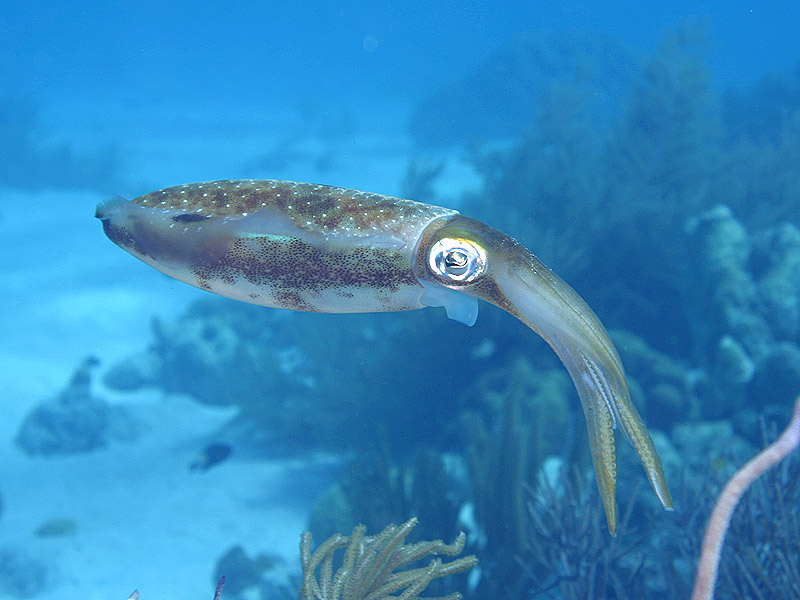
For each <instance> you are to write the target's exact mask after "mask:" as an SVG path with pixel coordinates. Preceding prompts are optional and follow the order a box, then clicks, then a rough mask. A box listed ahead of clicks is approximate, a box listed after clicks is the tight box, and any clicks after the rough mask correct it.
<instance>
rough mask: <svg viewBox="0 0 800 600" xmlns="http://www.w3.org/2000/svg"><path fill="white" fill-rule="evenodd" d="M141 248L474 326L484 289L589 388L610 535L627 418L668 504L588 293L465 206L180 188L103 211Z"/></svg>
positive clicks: (261, 283) (377, 307) (240, 278)
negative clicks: (618, 434)
mask: <svg viewBox="0 0 800 600" xmlns="http://www.w3.org/2000/svg"><path fill="white" fill-rule="evenodd" d="M96 216H97V218H99V219H100V220H101V221H102V222H103V229H104V230H105V233H106V235H107V236H108V237H109V238H110V239H111V241H113V242H114V243H115V244H117V245H119V246H120V247H122V248H123V249H124V250H126V251H127V252H129V253H131V254H132V255H134V256H135V257H136V258H139V259H140V260H142V261H144V262H145V263H147V264H149V265H150V266H152V267H155V268H156V269H158V270H159V271H162V272H164V273H166V274H167V275H170V276H172V277H174V278H176V279H179V280H181V281H184V282H186V283H189V284H191V285H194V286H196V287H199V288H201V289H204V290H208V291H210V292H214V293H216V294H220V295H222V296H227V297H229V298H234V299H236V300H242V301H244V302H250V303H253V304H260V305H263V306H271V307H276V308H285V309H291V310H300V311H312V312H329V313H353V312H376V311H399V310H413V309H418V308H424V307H428V306H441V307H444V308H445V310H446V311H447V316H448V317H450V318H451V319H455V320H456V321H460V322H462V323H465V324H466V325H472V324H474V323H475V320H476V318H477V315H478V299H481V300H485V301H487V302H491V303H492V304H494V305H496V306H499V307H500V308H502V309H503V310H506V311H508V312H509V313H511V314H512V315H514V316H515V317H517V318H518V319H519V320H521V321H522V322H523V323H525V325H527V326H528V327H530V328H531V329H532V330H533V331H535V332H536V333H538V334H539V335H540V336H542V337H543V338H544V339H545V340H546V341H547V342H548V343H549V344H550V346H552V348H553V349H554V350H555V352H556V354H558V356H559V358H560V359H561V361H562V362H563V363H564V365H565V366H566V368H567V370H568V371H569V374H570V376H571V378H572V381H573V382H574V384H575V387H576V388H577V391H578V395H579V396H580V399H581V404H582V406H583V412H584V414H585V417H586V424H587V426H588V429H589V442H590V447H591V454H592V461H593V464H594V469H595V473H596V475H597V483H598V487H599V489H600V494H601V497H602V499H603V505H604V508H605V512H606V519H607V521H608V528H609V530H610V531H611V533H612V534H614V533H615V531H616V526H617V511H616V500H615V495H616V489H615V488H616V478H617V470H616V446H615V441H614V430H615V429H616V428H617V427H619V428H620V429H622V431H623V432H624V434H625V435H626V437H627V438H628V440H630V442H631V444H632V445H633V447H634V448H635V450H636V452H637V454H638V455H639V458H640V460H641V462H642V464H643V465H644V469H645V472H646V473H647V477H648V479H649V480H650V484H651V485H652V487H653V489H654V490H655V493H656V495H657V496H658V498H659V500H660V501H661V504H662V505H663V506H664V507H665V508H667V509H671V508H672V500H671V498H670V494H669V490H668V489H667V483H666V480H665V478H664V472H663V470H662V468H661V461H660V460H659V457H658V454H657V453H656V450H655V447H654V446H653V442H652V440H651V438H650V435H649V434H648V432H647V429H646V428H645V425H644V423H643V421H642V419H641V417H640V416H639V413H638V412H637V410H636V408H635V407H634V405H633V404H632V403H631V399H630V396H629V394H628V387H627V384H626V382H625V375H624V374H623V370H622V362H621V360H620V358H619V355H618V354H617V351H616V349H615V348H614V345H613V343H612V342H611V339H610V338H609V336H608V333H607V332H606V330H605V328H604V327H603V325H602V324H601V323H600V320H599V319H598V318H597V316H595V314H594V313H593V312H592V310H591V309H590V308H589V306H588V305H587V304H586V303H585V302H584V301H583V300H582V299H581V297H580V296H578V294H577V293H576V292H575V291H574V290H573V289H572V288H571V287H570V286H568V285H567V284H566V283H565V282H564V281H562V280H561V279H560V278H559V277H558V276H557V275H555V274H554V273H553V272H552V271H550V269H548V268H547V267H546V266H545V265H544V264H542V262H541V261H540V260H539V259H538V258H536V256H534V255H533V254H532V253H531V252H529V251H528V250H527V249H526V248H525V247H523V246H522V245H521V244H520V243H519V242H517V241H516V240H514V239H513V238H511V237H510V236H508V235H506V234H504V233H502V232H500V231H497V230H495V229H492V228H491V227H489V226H488V225H485V224H484V223H482V222H480V221H476V220H475V219H470V218H468V217H464V216H462V215H461V214H459V213H458V212H457V211H455V210H451V209H448V208H442V207H438V206H431V205H428V204H421V203H419V202H413V201H410V200H404V199H400V198H392V197H389V196H383V195H380V194H372V193H367V192H360V191H355V190H348V189H342V188H337V187H330V186H325V185H314V184H309V183H295V182H289V181H273V180H240V181H235V180H234V181H211V182H205V183H192V184H186V185H180V186H176V187H170V188H166V189H163V190H159V191H156V192H151V193H149V194H145V195H143V196H139V197H138V198H135V199H134V200H131V201H129V200H125V199H123V198H112V199H110V200H108V201H106V202H104V203H103V204H101V205H100V206H98V208H97V213H96Z"/></svg>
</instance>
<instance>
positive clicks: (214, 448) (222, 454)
mask: <svg viewBox="0 0 800 600" xmlns="http://www.w3.org/2000/svg"><path fill="white" fill-rule="evenodd" d="M232 451H233V449H232V448H231V447H230V446H229V445H228V444H221V443H215V444H209V445H208V446H206V447H205V448H203V451H202V452H200V454H198V455H197V456H196V457H195V459H194V460H193V461H192V462H191V463H189V470H190V471H202V472H205V471H208V470H209V469H210V468H211V467H213V466H215V465H218V464H219V463H221V462H222V461H224V460H226V459H227V458H228V457H229V456H230V455H231V452H232Z"/></svg>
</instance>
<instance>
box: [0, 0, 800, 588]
mask: <svg viewBox="0 0 800 600" xmlns="http://www.w3.org/2000/svg"><path fill="white" fill-rule="evenodd" d="M551 4H552V5H551ZM687 4H688V3H687ZM799 19H800V8H798V7H795V6H776V7H770V8H763V7H760V8H753V7H752V6H751V5H750V4H748V3H744V2H726V3H719V5H715V4H707V5H705V6H704V9H703V11H702V12H700V13H698V12H697V11H695V10H694V9H691V10H690V9H688V8H686V7H685V6H683V4H682V3H673V5H672V8H669V9H663V10H662V11H661V12H659V11H658V10H654V9H653V8H651V7H649V6H644V7H642V8H639V7H638V5H634V4H632V3H630V4H629V3H623V2H617V3H608V2H606V3H599V2H597V3H593V2H588V3H581V4H569V5H566V4H564V3H561V2H559V3H556V2H553V3H547V2H545V3H536V4H535V6H533V5H529V4H524V5H523V4H519V5H513V4H511V5H508V7H507V8H499V7H496V6H489V5H488V4H486V5H484V4H482V3H467V4H464V3H448V2H442V1H440V2H435V3H429V4H425V5H424V6H422V5H419V6H417V5H414V6H411V5H409V6H408V7H395V8H393V9H391V10H390V9H378V8H376V7H375V6H372V5H371V4H368V3H358V2H351V3H348V4H344V5H343V4H341V3H321V4H318V5H315V7H314V9H311V8H302V7H301V6H300V5H294V4H291V3H290V4H285V5H282V6H281V7H271V8H270V9H269V10H268V11H267V10H265V9H259V8H257V7H256V6H255V5H253V6H248V5H246V4H245V5H239V6H238V7H237V8H234V9H231V10H227V9H226V10H225V11H221V9H219V8H215V6H214V5H212V4H211V3H209V4H208V5H203V4H202V3H201V4H199V5H198V4H197V3H191V4H190V3H167V4H164V3H163V2H162V3H158V4H156V3H137V4H136V7H135V8H125V7H116V8H112V9H110V8H108V7H107V5H104V4H103V5H101V4H92V3H88V4H84V5H82V6H81V7H80V9H77V8H74V7H73V5H71V4H68V3H60V2H55V3H47V4H44V3H37V2H33V3H21V2H16V1H11V2H4V3H3V6H2V8H0V39H2V40H3V41H2V46H1V47H0V82H2V83H3V86H2V87H1V88H0V235H2V239H3V240H4V244H3V250H2V252H0V259H1V261H2V262H0V273H2V281H3V284H4V285H3V286H2V292H1V293H2V302H3V306H5V307H6V309H5V310H4V311H2V313H0V314H1V315H2V316H0V336H2V340H3V342H4V343H3V344H2V346H0V376H2V383H3V389H4V390H5V394H4V398H5V400H4V401H3V402H4V403H3V406H4V409H5V412H4V415H5V416H6V418H5V419H4V424H3V425H2V426H0V448H1V450H0V499H2V502H1V503H0V598H5V597H8V598H40V599H46V600H50V599H53V600H54V599H55V598H59V599H63V598H65V597H67V598H82V599H92V598H103V599H104V600H105V599H109V598H125V597H127V595H128V594H129V593H130V592H131V591H132V590H133V589H134V588H139V589H140V591H141V592H142V594H143V598H144V599H146V598H158V597H164V598H174V599H176V600H180V599H182V598H186V599H187V600H188V599H189V598H192V599H195V598H203V597H206V596H208V597H210V595H211V594H210V590H212V589H213V582H214V581H215V575H216V574H217V573H218V572H219V571H220V570H224V571H225V572H226V573H227V574H228V579H229V583H228V587H227V588H226V591H225V596H224V597H225V598H248V599H251V600H253V599H255V600H275V599H282V598H286V597H293V596H294V592H293V591H291V590H292V588H295V589H296V586H297V579H296V575H297V573H298V570H299V565H298V559H297V548H298V543H299V536H300V532H301V531H302V530H303V529H306V528H310V529H311V531H312V532H313V533H314V536H315V539H317V540H322V539H324V537H326V536H327V535H330V534H331V533H333V532H336V531H339V532H342V533H348V532H349V531H350V529H352V527H353V526H354V525H355V524H356V523H359V522H361V523H365V524H366V525H367V526H368V530H369V532H370V533H375V532H377V531H378V530H380V529H382V528H383V527H384V526H385V525H387V524H389V523H390V522H395V523H400V522H403V521H405V520H406V519H408V518H409V517H410V516H416V517H419V519H420V524H419V526H418V527H417V528H416V530H415V536H417V538H415V539H430V538H435V537H442V538H444V539H445V540H447V541H449V540H451V539H453V538H454V537H455V535H456V533H457V531H458V530H460V529H465V530H467V532H468V541H467V551H468V552H470V553H475V554H477V555H478V557H479V559H480V561H481V563H480V572H477V571H474V572H473V573H472V574H471V575H470V576H469V577H470V578H469V579H467V577H466V576H460V577H459V578H454V579H453V581H445V582H444V583H443V584H442V585H444V586H446V589H447V590H452V589H458V590H460V591H462V592H464V593H466V595H467V596H468V597H472V598H498V599H506V598H508V599H515V598H528V597H543V598H578V597H585V596H586V594H587V593H588V591H587V590H593V593H594V597H597V598H602V597H605V598H626V597H630V598H683V597H686V588H687V586H688V585H689V582H690V579H691V574H692V571H693V566H692V565H693V562H694V560H695V557H696V553H697V545H698V543H699V535H700V533H701V529H702V527H701V526H700V524H701V523H702V522H703V521H704V518H705V515H706V514H707V512H708V503H709V501H710V499H711V498H713V497H714V495H715V494H716V492H717V491H718V489H719V486H720V484H721V482H723V481H724V480H725V478H726V477H727V476H728V475H729V474H730V473H731V472H732V471H733V469H734V468H735V466H736V465H739V464H741V463H743V462H744V461H745V460H746V459H747V458H749V457H750V456H751V455H752V454H753V453H754V452H755V451H756V449H757V448H759V447H761V446H762V445H763V443H764V439H765V437H766V438H769V437H770V436H772V435H773V434H774V430H775V427H779V428H780V427H782V426H783V424H784V423H785V421H786V419H787V418H788V414H789V411H790V408H791V405H792V400H793V398H794V397H795V396H796V395H797V394H798V393H800V216H798V215H800V62H798V61H800V41H798V38H797V36H796V33H795V31H794V29H795V28H794V24H795V23H797V22H798V20H799ZM238 177H264V178H277V179H295V180H304V181H316V182H320V183H327V184H333V185H341V186H346V187H354V188H359V189H365V190H370V191H375V192H381V193H387V194H396V195H403V196H406V197H410V198H413V199H416V200H420V201H424V202H431V203H436V204H442V205H447V206H453V207H456V208H459V209H460V210H461V211H462V212H463V213H465V214H467V215H469V216H473V217H477V218H480V219H482V220H484V221H486V222H487V223H489V224H491V225H493V226H495V227H497V228H498V229H501V230H503V231H506V232H508V233H509V234H511V235H514V236H515V237H517V238H518V239H519V240H520V241H522V242H523V243H524V244H525V245H527V246H528V247H529V248H531V249H532V250H533V251H534V252H536V253H537V254H538V255H539V256H540V257H541V258H542V259H543V260H544V261H545V262H546V263H547V264H548V265H549V266H550V267H552V268H553V269H554V270H555V271H556V272H558V273H559V274H560V275H561V276H562V277H564V278H565V279H566V280H567V281H568V282H569V283H570V284H571V285H573V287H575V289H576V290H577V291H578V292H579V293H581V294H582V295H583V296H584V297H585V299H586V300H587V301H588V303H589V304H590V305H591V306H592V307H593V308H594V310H595V311H596V312H597V313H598V315H599V316H600V317H601V319H602V320H603V322H604V323H605V325H606V326H607V327H608V328H609V329H610V330H611V332H612V337H613V338H614V340H615V342H616V344H617V345H618V348H619V350H620V354H621V355H622V358H623V362H624V363H625V366H626V370H627V373H628V376H629V379H630V384H631V390H632V395H633V397H634V401H635V402H636V404H637V406H638V407H639V409H640V411H641V412H642V415H643V417H644V419H645V421H646V423H647V424H648V427H649V428H650V429H651V431H653V434H654V438H655V441H656V444H657V446H658V448H659V450H660V452H661V453H662V458H663V460H664V463H665V469H666V470H667V476H668V479H669V481H670V484H671V487H672V490H673V493H674V495H675V497H676V505H677V510H676V512H675V513H674V514H666V513H663V512H661V511H659V510H658V507H657V506H656V502H655V499H654V498H653V497H652V494H651V492H650V490H649V489H645V488H644V485H643V483H644V479H643V476H642V474H641V468H640V467H639V466H638V464H636V461H635V457H632V456H631V454H632V453H631V452H630V451H629V449H628V448H627V447H625V448H623V450H622V451H621V456H620V468H619V471H620V479H621V481H620V507H621V509H622V511H623V513H625V514H627V515H628V518H627V519H626V520H625V521H624V527H623V528H622V531H620V535H619V537H618V538H617V540H616V541H614V542H612V541H611V539H610V538H609V537H608V535H607V533H606V532H605V531H604V530H603V528H602V514H601V509H600V507H599V503H598V502H597V499H596V493H595V488H594V485H595V484H594V481H593V479H592V476H591V473H590V468H589V463H588V457H587V449H586V440H585V438H586V432H585V427H584V424H583V421H582V416H581V414H580V412H579V407H578V402H577V398H576V397H575V394H574V391H573V389H572V386H571V383H570V382H569V379H568V377H567V374H566V371H565V370H564V369H563V367H561V365H560V364H559V363H558V361H557V360H556V358H555V356H554V355H553V354H552V353H551V351H550V349H549V348H548V347H547V346H546V345H545V344H544V343H543V342H541V340H539V339H538V338H536V337H535V336H534V335H533V334H532V333H531V332H530V331H529V330H527V329H526V328H524V327H523V326H522V325H521V324H519V323H518V322H516V321H515V320H514V319H512V318H510V317H508V316H507V315H505V314H501V312H500V311H498V310H495V309H493V308H492V307H490V306H482V307H481V314H480V316H479V320H478V323H477V324H476V325H475V327H473V328H471V329H470V328H466V327H463V326H462V325H460V324H458V323H454V322H451V321H448V320H447V319H446V318H445V316H444V314H443V312H442V311H439V310H434V309H430V310H425V311H418V312H415V313H401V314H381V315H338V316H337V315H307V314H295V313H288V312H281V311H275V310H271V309H265V308H260V307H252V306H248V305H244V304H237V303H234V302H231V301H226V300H222V299H217V298H214V297H212V296H209V295H208V294H205V293H203V292H200V291H198V290H194V289H192V288H190V287H189V286H186V285H183V284H180V283H178V282H175V281H172V280H169V279H167V278H165V277H164V276H162V275H161V274H159V273H157V272H156V271H153V270H152V269H150V268H149V267H146V266H145V265H143V264H141V263H138V262H137V261H135V260H134V259H133V258H131V257H130V256H129V255H127V254H124V253H123V252H121V251H120V250H119V249H118V248H116V247H114V246H113V245H112V244H111V243H110V242H108V240H106V239H105V237H104V236H103V235H102V232H101V229H100V226H99V224H98V223H97V222H96V221H95V220H94V219H93V218H92V214H93V211H94V206H95V205H96V204H97V203H98V202H99V201H102V200H103V199H104V198H105V197H107V196H108V195H111V194H120V195H123V196H127V197H132V196H136V195H138V194H140V193H144V192H147V191H151V190H153V189H157V188H160V187H165V186H168V185H174V184H178V183H183V182H189V181H198V180H210V179H215V178H238ZM625 444H626V442H625V441H624V440H622V439H620V446H623V447H624V446H625ZM220 448H226V449H229V450H230V456H227V454H226V452H225V451H222V450H220ZM217 460H218V461H219V462H218V463H217V462H215V461H217ZM798 465H800V462H799V461H797V459H795V460H794V461H793V462H791V463H790V464H788V465H786V466H785V467H784V468H783V469H782V470H781V471H780V472H778V473H776V474H775V475H774V476H772V477H771V478H770V479H769V480H768V481H767V482H766V483H765V484H764V485H762V486H761V487H759V488H758V489H757V490H755V493H754V494H753V495H752V498H751V499H749V500H748V501H747V503H746V504H745V506H744V507H743V510H742V511H740V513H739V515H738V517H737V520H736V521H735V523H734V529H733V532H732V535H731V538H730V540H729V547H728V550H727V552H726V561H727V563H726V564H727V565H736V567H737V568H736V569H732V568H730V567H724V568H723V572H722V582H721V585H722V586H723V587H722V589H721V590H720V596H719V597H721V598H738V597H750V595H749V592H748V588H747V585H749V583H748V580H752V581H756V582H759V584H760V585H761V586H762V587H763V586H767V585H769V586H772V587H769V588H765V589H766V590H767V591H766V592H765V594H766V595H765V597H768V598H773V597H774V598H779V597H785V596H783V595H782V594H785V593H786V590H792V589H794V590H799V589H800V587H795V588H792V587H791V586H793V585H794V586H800V575H798V573H797V571H796V567H795V568H794V569H792V568H791V565H797V564H798V540H800V532H798V531H797V522H798V512H800V484H798V481H800V477H798V475H800V473H798V470H800V466H798ZM640 486H641V489H639V487H640ZM578 541H581V543H578ZM787 565H788V566H787ZM797 593H798V594H800V591H797ZM737 594H738V595H737Z"/></svg>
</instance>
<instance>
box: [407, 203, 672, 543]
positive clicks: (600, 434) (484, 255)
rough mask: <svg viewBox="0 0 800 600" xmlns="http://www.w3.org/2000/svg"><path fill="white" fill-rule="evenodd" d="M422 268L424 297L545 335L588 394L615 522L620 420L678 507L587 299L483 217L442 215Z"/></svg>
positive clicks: (464, 316)
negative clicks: (483, 310) (498, 314)
mask: <svg viewBox="0 0 800 600" xmlns="http://www.w3.org/2000/svg"><path fill="white" fill-rule="evenodd" d="M414 270H415V275H416V276H417V278H418V279H419V281H420V284H421V285H422V286H423V287H424V288H425V295H424V296H423V302H424V303H426V304H428V305H430V306H444V307H445V308H446V309H447V311H448V316H450V317H451V318H454V319H456V320H459V321H462V322H464V323H467V324H472V323H474V321H475V318H476V316H477V300H476V298H479V299H482V300H485V301H487V302H491V303H492V304H494V305H496V306H499V307H500V308H502V309H503V310H505V311H507V312H509V313H511V314H512V315H514V316H515V317H517V318H518V319H520V320H521V321H522V322H523V323H525V324H526V325H527V326H528V327H530V328H531V329H533V330H534V331H535V332H536V333H538V334H539V335H540V336H542V337H543V338H544V339H545V340H546V341H547V343H548V344H550V346H551V347H552V348H553V349H554V350H555V352H556V354H558V356H559V358H560V359H561V361H562V362H563V363H564V365H565V366H566V368H567V370H568V371H569V374H570V377H571V378H572V381H573V382H574V384H575V387H576V388H577V391H578V395H579V396H580V399H581V404H582V407H583V412H584V415H585V417H586V424H587V426H588V429H589V443H590V447H591V453H592V462H593V464H594V469H595V473H596V476H597V483H598V487H599V489H600V495H601V496H602V499H603V505H604V508H605V512H606V518H607V521H608V527H609V530H610V531H611V533H612V534H614V533H615V532H616V525H617V513H616V500H615V486H616V473H617V472H616V445H615V441H614V430H615V429H616V428H617V427H618V426H619V427H620V428H621V429H622V431H623V432H624V433H625V435H626V437H627V438H628V439H629V440H630V442H631V444H632V445H633V447H634V448H635V450H636V452H637V454H638V455H639V458H640V460H641V461H642V464H643V465H644V468H645V471H646V473H647V477H648V479H649V480H650V483H651V485H652V486H653V489H654V490H655V493H656V495H657V496H658V498H659V500H660V501H661V503H662V505H663V506H664V507H665V508H667V509H671V508H672V500H671V498H670V494H669V490H668V488H667V483H666V480H665V478H664V473H663V470H662V467H661V461H660V460H659V457H658V454H657V452H656V450H655V447H654V446H653V442H652V440H651V438H650V435H649V434H648V432H647V429H646V428H645V425H644V423H643V421H642V419H641V417H640V416H639V413H638V412H637V410H636V408H635V407H634V405H633V404H632V403H631V400H630V395H629V393H628V387H627V384H626V382H625V375H624V372H623V369H622V362H621V360H620V358H619V355H618V354H617V351H616V349H615V348H614V345H613V343H612V342H611V339H610V338H609V336H608V333H607V332H606V330H605V328H604V327H603V325H602V323H600V320H599V319H598V318H597V316H596V315H595V314H594V312H593V311H592V310H591V309H590V308H589V306H588V305H587V304H586V302H584V301H583V299H582V298H581V297H580V296H578V294H577V293H576V292H575V291H574V290H573V289H572V288H571V287H569V286H568V285H567V284H566V283H565V282H564V281H563V280H562V279H561V278H559V277H558V276H557V275H556V274H555V273H553V272H552V271H551V270H550V269H548V268H547V267H546V266H545V265H544V264H543V263H542V262H541V261H540V260H539V259H538V258H536V256H534V255H533V254H532V253H531V252H530V251H528V250H527V249H526V248H525V247H524V246H522V245H521V244H520V243H519V242H517V241H516V240H515V239H513V238H512V237H510V236H508V235H506V234H504V233H502V232H500V231H497V230H495V229H493V228H491V227H489V226H488V225H485V224H484V223H482V222H480V221H476V220H475V219H470V218H467V217H461V216H456V217H452V218H447V219H440V220H438V221H435V222H433V223H432V224H431V225H429V226H428V227H427V228H426V229H425V231H424V232H423V233H422V236H421V238H420V242H419V244H418V246H417V249H416V255H415V265H414Z"/></svg>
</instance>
